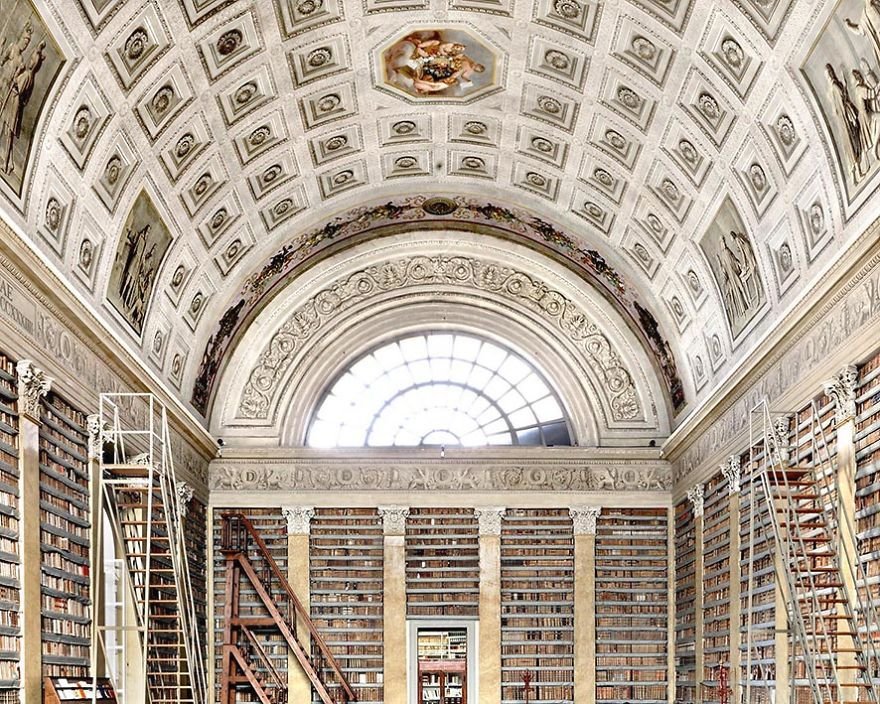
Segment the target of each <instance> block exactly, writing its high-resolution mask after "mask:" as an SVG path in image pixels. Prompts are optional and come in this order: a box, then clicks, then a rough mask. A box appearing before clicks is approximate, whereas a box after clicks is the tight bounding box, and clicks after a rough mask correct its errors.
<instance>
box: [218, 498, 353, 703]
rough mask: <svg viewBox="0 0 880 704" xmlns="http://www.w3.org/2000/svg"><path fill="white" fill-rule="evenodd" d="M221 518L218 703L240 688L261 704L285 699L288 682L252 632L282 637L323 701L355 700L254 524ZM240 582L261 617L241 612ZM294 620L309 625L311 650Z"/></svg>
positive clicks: (230, 699) (231, 515)
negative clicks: (221, 625)
mask: <svg viewBox="0 0 880 704" xmlns="http://www.w3.org/2000/svg"><path fill="white" fill-rule="evenodd" d="M222 518H223V530H222V535H221V543H220V550H221V552H222V553H223V555H224V557H225V559H226V601H225V610H224V629H223V649H222V672H221V679H220V704H235V703H236V692H237V690H239V689H249V690H251V691H253V692H254V693H255V694H256V696H257V698H258V699H259V701H260V702H261V703H262V704H284V703H285V702H287V701H288V688H287V684H286V682H285V681H284V680H283V678H282V677H281V676H280V675H279V673H278V671H277V669H276V667H275V666H273V665H272V661H271V659H270V658H269V656H268V654H267V653H266V651H265V649H264V647H263V645H262V644H261V643H260V641H259V639H258V638H257V637H256V635H255V631H259V632H261V633H267V632H268V633H272V634H274V635H280V636H281V638H282V639H283V642H284V643H285V644H286V646H287V649H288V651H289V652H290V653H291V654H292V655H293V656H294V658H295V659H296V660H297V662H298V663H299V666H300V668H302V671H303V672H304V673H305V674H306V676H307V677H308V679H309V682H311V685H312V688H313V691H314V693H315V694H317V695H318V697H319V699H320V701H321V702H323V704H349V703H350V702H354V701H356V697H355V694H354V691H353V690H352V688H351V686H350V685H349V683H348V680H347V679H346V677H345V675H344V674H343V672H342V670H341V668H340V667H339V663H338V662H337V661H336V658H335V657H334V656H333V654H332V653H331V652H330V649H329V648H328V647H327V644H326V643H325V642H324V639H323V638H322V637H321V635H320V633H319V632H318V629H317V627H316V626H315V624H314V623H313V622H312V619H311V617H310V615H309V612H308V611H307V610H306V608H305V607H304V606H303V605H302V602H300V600H299V599H298V598H297V596H296V594H295V593H294V591H293V589H292V588H291V586H290V583H289V582H288V581H287V578H286V577H285V576H284V574H283V573H282V572H281V570H280V569H279V568H278V564H277V563H276V562H275V560H274V559H273V558H272V555H271V553H270V552H269V549H268V548H267V546H266V544H265V542H264V541H263V539H262V538H261V537H260V535H259V533H258V532H257V531H256V529H255V528H254V526H253V524H252V523H251V522H250V520H249V519H248V518H247V516H245V515H243V514H240V513H227V514H224V515H223V517H222ZM243 581H244V582H246V583H247V584H249V585H250V588H251V589H252V590H253V592H254V593H255V595H256V597H257V599H259V603H260V604H262V607H263V610H264V612H265V614H266V615H265V617H255V616H253V615H242V614H241V613H240V606H241V587H242V582H243ZM250 598H251V599H253V597H252V596H250ZM297 622H300V623H303V624H305V626H306V629H307V630H308V635H309V636H310V637H311V642H312V644H313V648H312V652H311V653H310V652H309V651H308V649H307V648H306V646H304V645H303V643H302V642H301V641H300V640H299V636H298V633H297ZM296 704H301V703H300V702H297V703H296Z"/></svg>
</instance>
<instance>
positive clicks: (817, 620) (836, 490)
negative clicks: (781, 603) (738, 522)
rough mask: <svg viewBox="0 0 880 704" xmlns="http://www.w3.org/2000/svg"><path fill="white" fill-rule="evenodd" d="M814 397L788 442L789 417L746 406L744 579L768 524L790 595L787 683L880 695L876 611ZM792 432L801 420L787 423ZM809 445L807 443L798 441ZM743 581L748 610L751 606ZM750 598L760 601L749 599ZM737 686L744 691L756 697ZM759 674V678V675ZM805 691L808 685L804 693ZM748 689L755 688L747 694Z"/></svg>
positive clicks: (756, 651) (829, 700)
mask: <svg viewBox="0 0 880 704" xmlns="http://www.w3.org/2000/svg"><path fill="white" fill-rule="evenodd" d="M820 418H821V416H820V412H819V409H818V408H817V407H816V404H815V403H814V405H813V408H812V413H811V414H810V423H809V428H808V429H804V430H805V432H808V433H809V435H808V438H807V442H806V443H801V442H796V443H795V446H794V447H792V443H791V442H790V433H791V429H790V428H789V427H788V426H789V420H788V418H787V417H785V416H783V417H779V418H772V417H771V414H770V411H769V409H768V407H767V404H766V402H763V403H761V404H759V405H758V406H756V407H755V408H754V409H753V411H752V414H751V419H750V420H751V422H750V429H751V438H750V448H751V451H750V454H751V457H750V467H749V472H748V475H747V476H744V477H743V482H744V484H746V483H748V487H747V489H748V493H749V494H750V495H751V496H752V497H755V498H754V499H753V500H752V501H751V504H750V508H749V521H748V534H747V542H744V545H743V550H744V555H746V554H748V557H749V559H748V567H744V569H746V570H749V572H750V578H749V583H750V586H751V584H752V582H753V580H752V578H751V577H752V575H751V572H752V571H753V567H752V565H754V563H755V557H756V555H755V544H756V540H757V537H758V533H759V532H761V531H766V530H770V531H771V536H772V540H773V541H774V542H775V544H776V550H777V551H778V554H779V557H780V559H779V560H778V561H777V566H776V570H777V578H778V580H779V583H780V585H781V587H782V592H783V595H784V598H785V602H786V604H787V610H788V614H787V616H788V624H789V633H790V638H791V641H792V645H793V648H794V650H793V656H794V657H793V667H792V669H791V684H792V688H793V690H797V691H799V692H801V693H803V697H797V696H796V697H795V698H793V701H794V700H795V699H796V700H797V701H798V702H800V701H802V700H803V699H807V698H809V700H811V701H812V703H813V704H858V703H859V702H880V679H878V676H877V675H878V672H877V670H878V666H880V659H878V648H877V643H876V642H875V639H874V637H873V635H874V634H876V633H878V620H877V612H876V609H875V606H874V603H873V602H872V600H871V599H870V598H866V597H865V595H864V594H863V593H862V590H861V589H859V588H858V585H859V584H866V583H868V582H867V575H866V574H865V570H864V565H863V563H862V561H860V560H859V559H858V555H857V554H854V553H855V544H854V541H852V540H848V539H847V536H853V535H854V532H853V525H852V516H849V515H848V512H847V511H845V510H843V511H840V510H838V504H839V502H840V501H841V500H842V498H841V496H842V495H841V491H840V483H839V468H838V463H837V461H836V459H835V458H834V457H832V455H831V452H830V450H829V447H830V445H831V443H830V441H829V438H828V437H827V436H826V430H825V425H824V424H823V423H822V421H821V420H820ZM794 434H795V436H798V434H799V429H798V428H795V429H794ZM804 447H805V448H806V450H805V451H804V450H803V448H804ZM754 592H755V590H754V589H750V590H749V604H748V611H749V612H751V611H753V605H752V603H751V595H752V594H753V593H754ZM756 608H757V607H756ZM744 640H745V643H744V654H743V659H744V665H745V668H746V669H745V671H746V672H752V667H751V663H760V662H761V658H762V650H761V649H762V647H763V645H764V644H762V643H761V642H759V640H760V639H757V638H755V637H754V636H753V629H752V628H748V629H747V630H746V634H745V637H744ZM752 679H753V678H752V677H748V678H747V679H746V682H745V683H744V685H743V687H744V689H745V692H744V694H745V699H744V701H747V702H752V701H758V700H760V697H759V696H757V693H754V692H752V691H750V690H751V689H753V687H752V686H751V680H752ZM757 679H761V678H760V677H757ZM808 693H809V694H808ZM753 694H754V695H755V696H753Z"/></svg>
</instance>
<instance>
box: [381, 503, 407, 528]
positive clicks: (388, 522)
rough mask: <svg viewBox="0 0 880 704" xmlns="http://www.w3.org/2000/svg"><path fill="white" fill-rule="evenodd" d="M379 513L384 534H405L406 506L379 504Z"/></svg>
mask: <svg viewBox="0 0 880 704" xmlns="http://www.w3.org/2000/svg"><path fill="white" fill-rule="evenodd" d="M379 515H380V516H382V525H383V527H384V528H385V535H406V517H407V516H409V507H408V506H380V507H379Z"/></svg>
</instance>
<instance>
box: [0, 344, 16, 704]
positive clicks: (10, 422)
mask: <svg viewBox="0 0 880 704" xmlns="http://www.w3.org/2000/svg"><path fill="white" fill-rule="evenodd" d="M18 428H19V425H18V394H17V383H16V378H15V362H14V360H13V359H12V358H11V357H9V356H7V355H5V354H3V353H0V701H2V702H3V704H18V702H19V699H20V696H19V686H20V684H21V683H20V680H19V662H20V660H21V623H20V620H19V610H20V607H21V581H20V580H21V573H20V565H21V543H20V539H21V532H20V526H19V519H20V517H21V513H20V511H21V506H20V505H19V498H20V490H19V481H18V480H19V465H18V461H19V460H18V449H19V441H18Z"/></svg>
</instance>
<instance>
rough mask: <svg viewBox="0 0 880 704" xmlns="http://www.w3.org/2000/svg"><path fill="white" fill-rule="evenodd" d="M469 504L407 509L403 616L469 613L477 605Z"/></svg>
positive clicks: (476, 553)
mask: <svg viewBox="0 0 880 704" xmlns="http://www.w3.org/2000/svg"><path fill="white" fill-rule="evenodd" d="M479 538H480V536H479V525H478V523H477V519H476V518H475V517H474V512H473V509H449V508H413V509H411V510H410V514H409V517H408V518H407V522H406V607H407V615H408V616H471V617H476V616H477V615H478V614H479V608H480V545H479Z"/></svg>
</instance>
